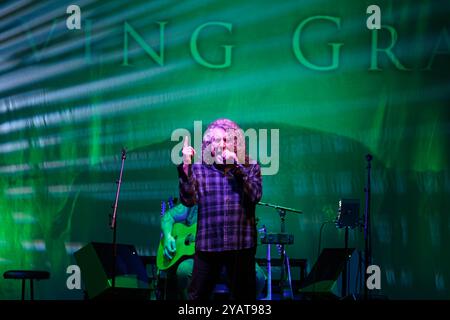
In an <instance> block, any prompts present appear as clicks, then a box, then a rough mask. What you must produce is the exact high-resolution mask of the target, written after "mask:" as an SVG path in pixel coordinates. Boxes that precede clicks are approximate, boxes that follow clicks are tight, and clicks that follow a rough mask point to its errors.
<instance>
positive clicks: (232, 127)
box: [202, 118, 248, 164]
mask: <svg viewBox="0 0 450 320" xmlns="http://www.w3.org/2000/svg"><path fill="white" fill-rule="evenodd" d="M214 129H222V130H223V131H225V132H226V133H227V135H229V136H230V137H232V138H233V139H234V152H235V153H236V155H237V157H238V160H239V163H241V164H245V163H247V162H248V157H247V156H246V149H245V136H244V131H243V130H242V129H241V128H240V127H239V125H238V124H237V123H236V122H234V121H232V120H230V119H226V118H220V119H217V120H215V121H213V122H211V123H210V124H209V125H208V127H207V128H206V131H205V134H204V135H203V140H202V154H203V153H204V152H205V150H208V149H209V148H208V147H209V146H210V145H211V143H212V142H213V141H214V139H215V138H216V137H215V136H214V134H213V130H214ZM203 156H204V154H203Z"/></svg>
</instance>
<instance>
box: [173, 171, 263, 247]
mask: <svg viewBox="0 0 450 320" xmlns="http://www.w3.org/2000/svg"><path fill="white" fill-rule="evenodd" d="M188 173H189V174H188V176H186V174H185V173H184V171H183V165H182V164H181V165H179V166H178V175H179V183H180V200H181V202H182V203H183V204H184V205H185V206H188V207H192V206H194V205H196V204H197V205H198V218H197V237H196V250H198V251H210V252H217V251H226V250H240V249H245V248H253V247H256V245H257V241H256V239H257V233H256V223H255V205H256V203H257V202H258V201H259V200H260V199H261V195H262V185H261V168H260V166H259V165H258V164H251V165H248V166H243V165H238V166H236V167H234V168H233V169H231V170H230V171H228V172H227V173H226V174H225V172H224V170H223V169H221V168H220V166H217V165H207V164H193V165H191V166H189V172H188Z"/></svg>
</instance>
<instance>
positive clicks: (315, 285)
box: [299, 248, 358, 300]
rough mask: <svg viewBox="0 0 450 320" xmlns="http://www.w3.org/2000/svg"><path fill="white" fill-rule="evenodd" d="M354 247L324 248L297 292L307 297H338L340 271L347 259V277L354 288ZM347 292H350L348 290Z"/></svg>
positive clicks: (340, 282) (340, 281)
mask: <svg viewBox="0 0 450 320" xmlns="http://www.w3.org/2000/svg"><path fill="white" fill-rule="evenodd" d="M354 252H355V249H354V248H347V249H345V248H325V249H323V251H322V253H321V254H320V256H319V258H318V259H317V262H316V263H315V265H314V266H313V268H312V269H311V272H310V273H309V274H308V275H307V276H306V278H305V280H304V281H303V282H302V283H301V284H300V290H299V293H300V294H302V295H303V296H304V297H306V298H309V299H327V300H328V299H329V300H333V299H339V298H342V297H341V285H342V272H343V271H344V265H345V263H346V261H348V263H349V264H348V275H349V276H348V277H347V278H348V279H349V280H351V281H349V282H350V286H349V287H352V288H355V285H356V282H355V281H356V279H355V276H356V274H357V270H358V258H357V255H356V254H355V255H354V254H353V253H354ZM349 293H352V292H350V291H349Z"/></svg>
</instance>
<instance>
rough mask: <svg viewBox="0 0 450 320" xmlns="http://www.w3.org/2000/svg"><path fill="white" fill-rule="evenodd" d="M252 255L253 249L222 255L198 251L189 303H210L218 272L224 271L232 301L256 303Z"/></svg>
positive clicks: (253, 255)
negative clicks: (205, 301)
mask: <svg viewBox="0 0 450 320" xmlns="http://www.w3.org/2000/svg"><path fill="white" fill-rule="evenodd" d="M255 253H256V248H250V249H242V250H233V251H224V252H202V251H197V252H196V253H195V256H194V270H193V273H192V282H191V285H190V287H189V299H190V300H209V299H210V298H211V296H212V292H213V290H214V287H215V285H216V283H217V280H218V279H219V276H220V272H221V270H222V268H223V267H225V271H226V275H227V281H228V287H229V289H230V293H231V299H234V300H255V299H256V280H255V278H256V274H255Z"/></svg>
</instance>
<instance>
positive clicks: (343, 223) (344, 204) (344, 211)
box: [335, 199, 361, 298]
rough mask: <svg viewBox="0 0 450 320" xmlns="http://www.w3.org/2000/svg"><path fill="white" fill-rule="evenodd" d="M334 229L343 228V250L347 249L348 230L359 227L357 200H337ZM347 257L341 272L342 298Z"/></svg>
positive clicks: (345, 290) (344, 292) (345, 280)
mask: <svg viewBox="0 0 450 320" xmlns="http://www.w3.org/2000/svg"><path fill="white" fill-rule="evenodd" d="M335 223H336V227H337V228H339V229H342V228H345V240H344V247H345V250H347V249H348V228H351V229H354V228H356V227H358V226H360V225H361V224H360V221H359V200H358V199H341V200H339V209H338V215H337V217H336V220H335ZM349 258H350V257H349V256H347V257H346V260H345V264H344V270H343V272H342V297H343V298H344V297H346V296H347V279H348V259H349Z"/></svg>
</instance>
